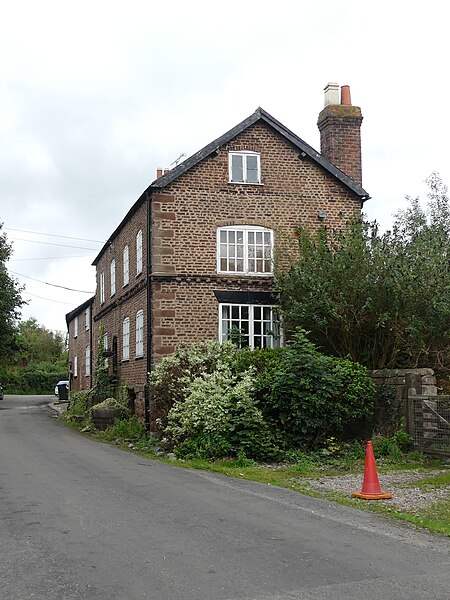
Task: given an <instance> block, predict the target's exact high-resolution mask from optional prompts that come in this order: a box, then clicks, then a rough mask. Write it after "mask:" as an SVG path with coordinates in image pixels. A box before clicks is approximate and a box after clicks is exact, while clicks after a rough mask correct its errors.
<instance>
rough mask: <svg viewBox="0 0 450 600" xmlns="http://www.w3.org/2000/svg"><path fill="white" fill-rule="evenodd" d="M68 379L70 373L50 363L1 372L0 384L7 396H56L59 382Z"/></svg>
mask: <svg viewBox="0 0 450 600" xmlns="http://www.w3.org/2000/svg"><path fill="white" fill-rule="evenodd" d="M68 379H69V373H68V371H64V370H63V369H62V368H61V366H58V365H57V366H55V365H52V364H48V363H39V364H36V365H30V366H28V367H26V368H24V369H18V370H8V369H7V370H3V371H2V372H0V383H1V385H2V386H3V391H4V392H5V394H54V393H55V385H56V384H57V383H58V381H60V380H68Z"/></svg>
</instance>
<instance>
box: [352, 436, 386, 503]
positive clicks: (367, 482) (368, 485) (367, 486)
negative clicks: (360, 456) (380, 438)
mask: <svg viewBox="0 0 450 600" xmlns="http://www.w3.org/2000/svg"><path fill="white" fill-rule="evenodd" d="M352 496H355V497H356V498H364V499H365V500H388V499H389V498H392V494H384V493H383V492H382V491H381V488H380V482H379V481H378V473H377V467H376V465H375V457H374V455H373V448H372V442H367V447H366V465H365V467H364V481H363V486H362V490H361V491H360V492H353V494H352Z"/></svg>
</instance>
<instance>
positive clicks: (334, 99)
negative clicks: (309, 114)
mask: <svg viewBox="0 0 450 600" xmlns="http://www.w3.org/2000/svg"><path fill="white" fill-rule="evenodd" d="M324 91H325V104H324V106H329V105H330V104H339V84H338V83H331V82H330V83H329V84H328V85H327V86H326V87H325V88H324Z"/></svg>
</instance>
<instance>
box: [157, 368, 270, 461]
mask: <svg viewBox="0 0 450 600" xmlns="http://www.w3.org/2000/svg"><path fill="white" fill-rule="evenodd" d="M252 391H253V380H252V373H251V372H250V371H246V372H244V373H243V374H241V375H233V373H232V371H231V369H230V367H229V366H223V365H222V366H220V367H219V368H217V369H216V370H215V371H214V372H213V373H211V374H209V373H204V374H203V375H202V376H200V377H198V378H197V379H195V380H194V381H193V382H192V383H191V384H190V385H189V386H188V387H187V397H186V399H185V401H184V402H177V403H175V404H174V405H173V407H172V408H171V409H170V411H169V414H168V419H167V421H168V424H167V426H166V427H165V429H164V435H165V436H166V437H167V439H168V441H169V443H170V444H171V445H172V446H173V447H174V449H175V453H176V454H177V455H178V456H183V457H188V458H220V457H224V456H241V457H242V456H245V457H248V458H256V459H264V458H274V457H275V456H276V455H277V454H278V449H277V448H276V447H275V445H274V443H273V438H272V435H271V433H270V430H269V427H268V425H267V423H266V422H265V420H264V417H263V415H262V413H261V411H260V410H259V409H258V408H257V406H256V404H255V402H254V400H253V398H252Z"/></svg>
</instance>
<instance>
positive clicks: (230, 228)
mask: <svg viewBox="0 0 450 600" xmlns="http://www.w3.org/2000/svg"><path fill="white" fill-rule="evenodd" d="M222 232H226V233H227V241H226V242H222V241H221V233H222ZM230 232H234V233H235V235H236V238H237V234H238V233H239V232H243V244H242V246H243V256H242V257H237V256H234V259H235V261H237V259H238V258H239V259H241V258H242V260H243V269H242V270H237V269H236V270H234V271H231V270H223V269H221V266H222V265H221V260H222V258H224V259H226V260H227V264H229V260H230V258H231V259H233V257H230V252H229V248H230V242H229V240H228V234H229V233H230ZM258 233H262V241H263V243H262V244H256V242H253V243H251V242H249V234H255V237H256V234H258ZM265 233H269V234H270V259H269V260H270V271H250V270H249V261H250V260H255V265H256V263H257V260H258V259H257V257H256V256H255V257H249V247H251V246H253V247H256V246H257V245H258V246H262V249H263V253H264V250H265V247H266V246H265V245H264V234H265ZM274 244H275V236H274V232H273V229H269V228H268V227H261V226H259V225H227V226H225V227H218V228H217V234H216V268H217V273H220V274H224V275H245V276H255V277H272V276H273V260H274ZM222 245H226V246H227V256H226V257H225V256H224V257H223V256H222V255H221V246H222ZM234 245H235V247H236V252H235V254H237V246H238V245H240V244H238V243H237V242H235V244H234ZM259 260H263V262H265V261H266V260H268V259H266V258H265V257H264V256H263V258H262V259H259Z"/></svg>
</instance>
